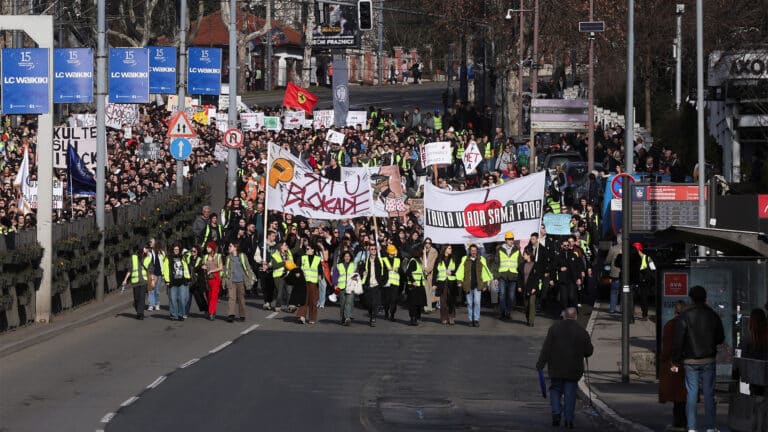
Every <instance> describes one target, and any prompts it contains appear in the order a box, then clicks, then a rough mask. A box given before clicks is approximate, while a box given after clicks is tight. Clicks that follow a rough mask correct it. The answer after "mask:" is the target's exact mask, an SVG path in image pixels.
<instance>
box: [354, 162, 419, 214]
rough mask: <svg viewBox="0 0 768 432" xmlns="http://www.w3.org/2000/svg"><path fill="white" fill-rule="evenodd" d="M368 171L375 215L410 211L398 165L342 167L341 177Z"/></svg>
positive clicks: (355, 176)
mask: <svg viewBox="0 0 768 432" xmlns="http://www.w3.org/2000/svg"><path fill="white" fill-rule="evenodd" d="M365 173H368V175H369V177H370V179H371V188H372V190H371V196H372V198H373V215H374V216H377V217H400V216H405V214H406V213H408V212H409V211H410V202H411V200H410V199H408V195H407V194H406V193H405V191H406V188H405V184H404V183H403V179H402V177H400V168H398V166H397V165H387V166H383V167H378V166H370V167H360V168H353V167H341V179H342V180H347V179H354V178H357V177H360V176H363V175H365ZM406 201H407V202H406Z"/></svg>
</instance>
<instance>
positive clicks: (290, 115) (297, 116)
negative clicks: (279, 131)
mask: <svg viewBox="0 0 768 432" xmlns="http://www.w3.org/2000/svg"><path fill="white" fill-rule="evenodd" d="M304 119H305V115H304V111H286V112H285V125H283V127H284V128H285V129H301V125H302V124H304Z"/></svg>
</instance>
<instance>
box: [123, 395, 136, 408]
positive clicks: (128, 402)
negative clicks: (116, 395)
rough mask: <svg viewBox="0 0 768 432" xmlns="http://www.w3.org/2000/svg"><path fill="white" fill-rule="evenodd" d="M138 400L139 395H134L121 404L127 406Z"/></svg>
mask: <svg viewBox="0 0 768 432" xmlns="http://www.w3.org/2000/svg"><path fill="white" fill-rule="evenodd" d="M137 400H139V397H138V396H133V397H131V398H129V399H128V400H126V401H125V402H123V403H121V404H120V406H121V407H127V406H128V405H130V404H132V403H134V402H136V401H137Z"/></svg>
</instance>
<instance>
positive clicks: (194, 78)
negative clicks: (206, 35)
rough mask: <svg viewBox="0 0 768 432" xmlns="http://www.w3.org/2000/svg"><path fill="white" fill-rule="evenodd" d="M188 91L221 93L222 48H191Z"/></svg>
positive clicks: (207, 93) (193, 92) (204, 93)
mask: <svg viewBox="0 0 768 432" xmlns="http://www.w3.org/2000/svg"><path fill="white" fill-rule="evenodd" d="M188 59H189V70H188V73H187V93H189V94H199V95H218V94H220V93H221V48H190V49H189V57H188Z"/></svg>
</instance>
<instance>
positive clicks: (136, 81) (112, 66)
mask: <svg viewBox="0 0 768 432" xmlns="http://www.w3.org/2000/svg"><path fill="white" fill-rule="evenodd" d="M109 100H110V102H112V103H130V104H134V103H149V50H147V49H146V48H110V49H109Z"/></svg>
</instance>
